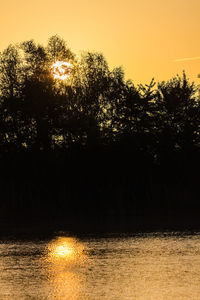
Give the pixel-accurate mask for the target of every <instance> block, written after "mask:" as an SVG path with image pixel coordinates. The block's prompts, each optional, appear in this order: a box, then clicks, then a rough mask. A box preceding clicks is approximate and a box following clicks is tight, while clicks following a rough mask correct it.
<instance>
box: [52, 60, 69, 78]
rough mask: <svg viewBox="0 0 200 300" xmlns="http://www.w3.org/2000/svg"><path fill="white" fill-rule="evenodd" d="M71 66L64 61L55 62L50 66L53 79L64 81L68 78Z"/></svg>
mask: <svg viewBox="0 0 200 300" xmlns="http://www.w3.org/2000/svg"><path fill="white" fill-rule="evenodd" d="M71 68H72V65H71V64H70V63H69V62H66V61H56V62H55V63H54V64H53V65H52V66H51V73H52V75H53V77H54V79H61V80H65V79H67V78H68V77H69V76H70V73H71Z"/></svg>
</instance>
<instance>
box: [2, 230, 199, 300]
mask: <svg viewBox="0 0 200 300" xmlns="http://www.w3.org/2000/svg"><path fill="white" fill-rule="evenodd" d="M0 299H5V300H6V299H17V300H19V299H20V300H21V299H78V300H79V299H84V300H85V299H91V300H94V299H106V300H109V299H137V300H149V299H152V300H162V299H165V300H166V299H173V300H175V299H180V300H184V299H187V300H189V299H192V300H196V299H200V234H198V233H197V234H194V235H189V234H179V233H173V234H172V233H171V234H167V233H166V234H163V233H162V234H161V233H154V234H153V233H152V234H140V235H139V234H138V235H136V236H132V237H131V236H129V237H128V236H120V237H112V236H110V237H106V238H97V237H84V238H74V237H69V236H55V238H53V239H48V240H32V241H30V240H29V241H24V240H21V241H20V240H6V241H5V240H4V241H1V242H0Z"/></svg>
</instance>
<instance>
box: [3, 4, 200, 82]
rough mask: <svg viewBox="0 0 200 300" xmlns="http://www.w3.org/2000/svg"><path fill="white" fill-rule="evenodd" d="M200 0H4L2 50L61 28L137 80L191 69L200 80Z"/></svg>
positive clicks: (79, 46)
mask: <svg viewBox="0 0 200 300" xmlns="http://www.w3.org/2000/svg"><path fill="white" fill-rule="evenodd" d="M199 14H200V0H73V1H72V0H0V50H3V49H5V48H6V47H7V46H8V45H9V44H10V43H18V42H22V41H25V40H29V39H34V40H35V41H37V42H39V43H42V44H44V45H45V44H46V43H47V41H48V38H49V37H50V36H52V35H54V34H58V35H59V36H60V37H62V38H63V39H64V40H66V42H67V44H68V46H69V47H70V48H71V50H72V51H74V52H75V53H77V55H79V54H80V52H81V51H96V52H101V53H103V54H104V56H105V58H106V59H107V61H108V63H109V66H110V68H114V67H117V66H122V67H123V69H124V71H125V74H126V79H129V78H130V79H132V80H133V82H134V83H149V82H150V80H151V79H152V77H154V78H155V80H156V81H161V80H168V79H170V78H172V77H173V76H175V75H176V74H181V73H182V71H183V70H185V71H186V74H187V76H188V77H189V78H190V79H191V80H195V81H196V82H197V83H200V79H198V78H197V75H198V74H199V73H200V17H199Z"/></svg>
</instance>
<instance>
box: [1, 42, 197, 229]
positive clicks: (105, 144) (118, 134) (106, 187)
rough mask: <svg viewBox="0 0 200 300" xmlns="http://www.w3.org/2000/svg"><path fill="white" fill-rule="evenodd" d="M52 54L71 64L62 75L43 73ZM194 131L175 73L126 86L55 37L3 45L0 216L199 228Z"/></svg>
mask: <svg viewBox="0 0 200 300" xmlns="http://www.w3.org/2000/svg"><path fill="white" fill-rule="evenodd" d="M57 60H64V61H69V62H71V64H72V66H73V68H72V72H71V76H70V77H69V78H68V79H67V80H66V81H61V80H55V79H54V78H53V76H52V74H51V65H52V63H53V62H55V61H57ZM199 129H200V97H199V94H198V91H197V87H195V85H194V84H193V83H190V82H189V80H188V79H187V77H186V75H185V73H184V72H183V74H182V75H181V76H176V77H175V78H172V79H171V80H170V81H167V82H161V83H158V84H157V85H156V84H155V82H154V80H152V82H151V83H150V84H149V85H138V86H135V85H134V84H133V83H132V82H131V81H125V79H124V73H123V70H122V69H121V68H116V69H114V70H110V69H109V67H108V65H107V62H106V60H105V58H104V57H103V55H102V54H99V53H89V52H88V53H84V54H83V55H82V57H81V58H80V59H77V58H76V56H75V55H74V54H73V53H72V52H71V50H70V49H68V47H67V46H66V43H65V42H64V41H63V40H62V39H60V38H59V37H58V36H53V37H51V38H50V39H49V42H48V45H47V46H46V47H43V46H41V45H37V44H36V43H35V42H34V41H27V42H24V43H22V44H20V45H16V46H13V45H10V46H8V48H7V49H5V50H4V51H3V52H2V53H0V167H1V171H0V214H1V219H2V220H3V219H6V220H8V219H10V220H12V221H13V220H14V222H15V221H18V222H19V221H20V220H21V221H22V222H24V221H25V220H26V219H27V220H38V221H40V222H41V221H42V220H47V219H49V221H50V222H51V223H52V222H54V223H55V224H57V223H58V222H59V221H58V220H60V221H61V222H68V223H67V224H68V226H71V228H73V226H75V223H76V224H77V223H78V224H79V226H80V227H81V226H83V224H89V225H88V226H89V227H90V225H91V224H94V223H95V222H96V223H95V224H97V223H98V224H104V223H107V224H108V223H109V222H112V221H111V220H113V218H114V219H116V220H118V221H117V222H119V220H121V219H122V220H123V221H122V222H121V223H123V224H125V223H127V224H128V223H129V225H130V228H132V227H131V226H132V225H131V224H133V222H135V221H134V220H138V218H140V220H142V221H141V222H142V223H145V222H146V223H147V226H148V224H150V223H151V224H152V222H153V223H156V224H161V223H162V220H167V221H166V223H167V224H173V220H176V223H178V222H179V221H177V220H182V221H180V222H182V224H185V226H188V224H190V222H191V220H193V221H192V222H194V220H196V221H195V222H196V223H195V224H200V222H199V223H198V221H197V220H198V215H199V212H200V190H199V181H200V175H199V165H200V156H199V154H200V153H199V152H200V148H199V147H200V134H199ZM66 220H67V221H66ZM106 220H107V221H106ZM109 220H110V221H109ZM145 220H146V221H145ZM152 220H154V221H152ZM70 222H71V225H69V223H70ZM73 224H74V225H73ZM134 224H135V223H134ZM120 226H121V225H120ZM123 226H124V225H123ZM134 226H135V225H134ZM195 226H196V225H195Z"/></svg>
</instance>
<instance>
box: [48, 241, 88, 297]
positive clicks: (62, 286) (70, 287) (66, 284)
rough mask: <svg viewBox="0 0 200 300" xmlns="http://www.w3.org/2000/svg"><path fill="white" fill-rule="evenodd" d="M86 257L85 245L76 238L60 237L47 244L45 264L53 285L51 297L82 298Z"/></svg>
mask: <svg viewBox="0 0 200 300" xmlns="http://www.w3.org/2000/svg"><path fill="white" fill-rule="evenodd" d="M86 259H87V255H86V254H85V253H84V245H83V244H82V243H80V242H79V241H78V240H77V239H75V238H70V237H58V238H56V239H54V240H52V241H51V242H50V243H49V244H48V245H47V253H46V258H45V261H44V264H45V265H46V266H48V267H47V268H46V275H47V278H48V281H49V283H50V287H51V288H50V290H51V292H50V293H51V297H50V299H72V300H78V299H80V298H81V294H82V291H83V288H84V286H85V276H84V274H83V273H82V272H81V270H82V267H86V266H87V264H86V262H87V260H86ZM83 269H84V268H83Z"/></svg>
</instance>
